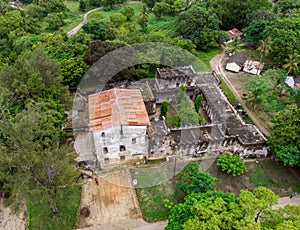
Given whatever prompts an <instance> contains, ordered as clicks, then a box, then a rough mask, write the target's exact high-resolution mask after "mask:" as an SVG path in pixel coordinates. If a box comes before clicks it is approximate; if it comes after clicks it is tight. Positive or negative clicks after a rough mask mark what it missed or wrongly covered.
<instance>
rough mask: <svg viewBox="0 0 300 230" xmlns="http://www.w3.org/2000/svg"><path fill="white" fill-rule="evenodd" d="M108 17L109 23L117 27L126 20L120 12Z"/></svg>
mask: <svg viewBox="0 0 300 230" xmlns="http://www.w3.org/2000/svg"><path fill="white" fill-rule="evenodd" d="M109 19H110V21H111V23H112V24H113V25H114V26H116V27H119V26H121V25H122V24H124V23H125V22H126V17H125V16H124V15H123V14H120V13H117V14H114V15H111V16H110V17H109Z"/></svg>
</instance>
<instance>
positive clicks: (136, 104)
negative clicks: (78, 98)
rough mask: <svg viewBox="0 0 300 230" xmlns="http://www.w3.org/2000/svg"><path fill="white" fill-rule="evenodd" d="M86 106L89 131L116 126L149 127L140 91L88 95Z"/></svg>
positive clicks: (130, 90) (104, 92)
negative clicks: (87, 107)
mask: <svg viewBox="0 0 300 230" xmlns="http://www.w3.org/2000/svg"><path fill="white" fill-rule="evenodd" d="M88 104H89V128H90V131H94V130H104V129H107V128H109V127H113V126H116V125H135V126H149V125H150V120H149V117H148V113H147V111H146V107H145V105H144V102H143V98H142V94H141V92H140V90H132V89H116V88H114V89H110V90H106V91H103V92H100V93H95V94H92V95H89V96H88Z"/></svg>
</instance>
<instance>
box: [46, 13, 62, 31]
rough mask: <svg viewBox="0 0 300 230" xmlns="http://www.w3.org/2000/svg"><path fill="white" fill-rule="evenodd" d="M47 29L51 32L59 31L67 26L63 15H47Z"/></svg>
mask: <svg viewBox="0 0 300 230" xmlns="http://www.w3.org/2000/svg"><path fill="white" fill-rule="evenodd" d="M46 21H47V23H48V26H47V28H48V29H49V30H58V29H59V28H60V27H62V26H64V25H65V22H64V21H63V13H50V14H48V15H47V20H46Z"/></svg>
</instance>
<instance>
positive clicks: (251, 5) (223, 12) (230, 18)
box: [206, 0, 272, 30]
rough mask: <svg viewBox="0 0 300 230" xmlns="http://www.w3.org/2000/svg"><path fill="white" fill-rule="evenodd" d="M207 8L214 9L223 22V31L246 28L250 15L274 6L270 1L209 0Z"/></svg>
mask: <svg viewBox="0 0 300 230" xmlns="http://www.w3.org/2000/svg"><path fill="white" fill-rule="evenodd" d="M206 7H212V8H214V9H215V12H216V14H217V16H218V18H219V19H220V20H221V21H222V25H221V27H222V29H225V30H229V29H232V28H234V27H237V28H243V27H245V26H246V25H247V15H248V14H249V13H251V12H254V11H256V10H258V9H261V8H265V9H266V10H268V9H271V8H272V4H271V3H270V2H269V1H268V0H243V1H236V0H207V6H206Z"/></svg>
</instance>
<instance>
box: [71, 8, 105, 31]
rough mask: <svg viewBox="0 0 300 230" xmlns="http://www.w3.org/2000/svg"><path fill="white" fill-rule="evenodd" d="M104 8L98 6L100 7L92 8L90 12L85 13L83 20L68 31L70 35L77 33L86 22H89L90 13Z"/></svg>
mask: <svg viewBox="0 0 300 230" xmlns="http://www.w3.org/2000/svg"><path fill="white" fill-rule="evenodd" d="M102 8H103V7H98V8H96V9H93V10H90V11H89V12H87V13H85V14H84V15H83V20H82V22H80V23H79V24H78V25H77V26H76V27H74V28H73V29H71V30H70V31H69V32H68V33H67V35H68V37H70V36H73V35H74V34H76V33H77V32H78V31H79V30H80V29H81V27H82V26H83V25H84V24H86V23H87V22H88V15H89V14H90V13H92V12H94V11H97V10H101V9H102Z"/></svg>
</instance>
